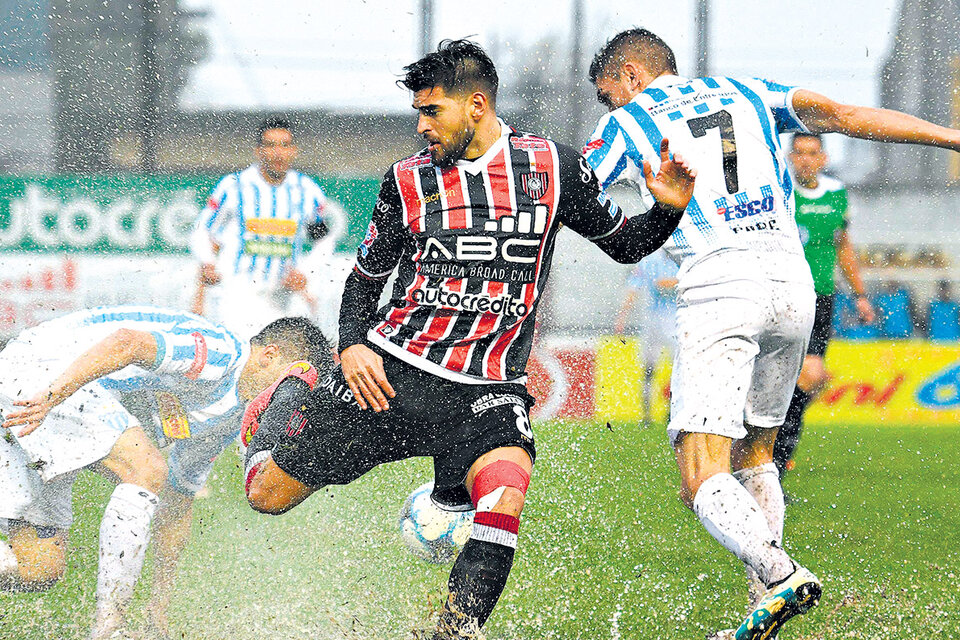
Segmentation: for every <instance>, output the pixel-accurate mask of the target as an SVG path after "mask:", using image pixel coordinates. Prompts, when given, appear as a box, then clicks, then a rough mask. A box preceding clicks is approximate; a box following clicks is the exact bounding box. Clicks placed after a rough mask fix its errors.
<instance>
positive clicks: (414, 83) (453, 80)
mask: <svg viewBox="0 0 960 640" xmlns="http://www.w3.org/2000/svg"><path fill="white" fill-rule="evenodd" d="M403 70H404V71H405V72H406V75H405V76H404V77H403V78H401V79H400V80H398V81H397V84H400V85H403V86H404V87H406V88H407V89H409V90H410V91H413V92H414V93H416V92H417V91H422V90H423V89H432V88H433V87H440V88H442V89H443V90H444V91H445V92H446V93H448V94H449V93H456V94H461V95H462V94H464V93H473V92H474V91H482V92H483V93H485V94H486V96H487V99H488V100H489V101H490V104H495V103H496V101H497V87H499V85H500V79H499V78H498V77H497V68H496V67H495V66H494V65H493V61H492V60H490V56H488V55H487V52H486V51H484V50H483V48H482V47H481V46H480V45H478V44H477V43H476V42H472V41H470V40H444V41H442V42H441V43H440V46H438V47H437V50H436V51H434V52H432V53H428V54H427V55H425V56H423V57H422V58H420V59H419V60H417V61H416V62H414V63H413V64H409V65H407V66H405V67H404V68H403Z"/></svg>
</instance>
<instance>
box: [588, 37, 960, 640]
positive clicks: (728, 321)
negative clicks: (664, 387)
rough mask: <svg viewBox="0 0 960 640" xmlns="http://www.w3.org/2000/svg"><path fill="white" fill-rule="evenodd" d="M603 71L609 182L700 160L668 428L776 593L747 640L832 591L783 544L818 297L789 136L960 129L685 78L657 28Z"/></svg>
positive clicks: (704, 513)
mask: <svg viewBox="0 0 960 640" xmlns="http://www.w3.org/2000/svg"><path fill="white" fill-rule="evenodd" d="M590 79H591V81H592V82H593V83H594V85H595V86H596V89H597V98H598V99H599V100H600V102H601V103H603V104H604V105H606V106H607V107H608V108H609V109H610V113H609V114H607V115H605V116H604V117H603V118H602V119H601V120H600V122H599V124H598V125H597V128H596V131H595V133H594V134H593V136H592V137H591V139H590V140H589V141H588V142H587V144H586V147H585V150H584V153H585V154H586V156H587V160H588V162H589V163H590V165H591V166H592V167H593V168H594V170H595V171H596V174H597V176H598V178H599V179H600V182H601V184H602V185H603V186H604V187H608V186H610V185H612V184H614V183H615V182H617V181H618V180H626V181H630V182H634V183H642V182H643V181H642V180H641V179H640V176H641V170H640V167H641V166H642V165H644V164H645V163H647V162H650V163H651V164H652V165H653V166H656V165H657V164H658V155H659V154H658V153H657V150H658V148H659V146H660V141H661V139H662V138H664V137H668V138H669V139H670V143H671V146H673V147H674V148H675V149H676V150H677V151H679V152H682V153H683V155H684V157H685V158H686V159H687V160H688V161H689V162H691V163H692V164H693V165H694V166H695V167H696V168H697V171H698V178H697V184H696V188H695V189H694V194H693V198H691V200H690V204H689V205H688V206H687V210H686V214H685V215H684V216H683V219H682V220H681V222H680V225H679V227H678V229H677V230H676V231H675V232H674V234H673V235H672V237H671V239H670V241H669V242H668V243H667V245H666V249H667V252H668V253H669V254H670V255H671V256H672V257H673V259H674V260H675V261H676V262H677V263H678V265H679V272H678V276H677V277H678V292H679V300H678V304H679V308H678V311H677V337H678V353H677V357H676V360H675V363H674V370H673V379H672V383H671V389H672V391H673V396H672V403H671V419H670V424H669V427H668V429H669V434H670V438H671V442H672V443H673V446H674V449H675V451H676V456H677V462H678V464H679V467H680V472H681V476H682V481H683V486H682V493H683V496H684V500H685V502H686V503H687V505H688V506H690V507H691V508H692V509H693V510H694V512H695V513H696V515H697V517H698V518H699V519H700V521H701V522H702V523H703V524H704V526H705V527H706V528H707V530H708V531H709V532H710V533H711V534H712V535H713V536H714V537H715V538H716V539H717V540H718V541H719V542H720V544H722V545H723V546H724V547H725V548H727V549H728V550H729V551H731V552H732V553H734V554H735V555H737V557H739V558H740V559H741V560H742V561H743V562H744V563H745V564H746V565H747V567H748V569H749V571H750V572H751V573H752V574H753V575H755V576H757V579H758V580H759V581H760V583H761V586H762V588H763V589H766V591H765V592H764V593H763V595H762V596H761V598H760V599H759V602H754V603H753V604H754V605H755V607H754V608H753V610H752V611H751V613H750V615H749V616H748V617H747V619H746V620H744V622H743V624H742V625H741V626H740V628H739V629H738V630H737V631H736V633H735V635H736V638H737V639H738V640H752V639H754V638H761V637H762V638H769V637H770V636H772V635H775V634H776V630H777V629H778V628H779V627H780V626H781V625H782V624H783V623H784V622H785V621H786V620H787V619H789V618H790V617H791V616H793V615H795V614H797V613H802V612H804V611H806V610H807V609H809V608H810V607H811V606H813V605H815V604H816V603H817V601H818V599H819V596H820V592H821V586H820V581H819V580H818V579H817V578H816V576H814V575H813V574H812V573H811V572H809V571H808V570H806V569H804V568H803V567H801V566H800V565H798V564H797V563H796V562H795V561H794V560H793V559H792V558H791V557H790V556H789V555H788V554H787V553H786V551H784V550H783V548H782V546H781V537H782V530H783V492H782V489H781V487H780V481H779V477H778V474H777V469H776V467H775V466H774V464H773V462H772V452H773V445H774V439H775V436H776V433H777V428H778V427H779V426H780V425H782V424H783V422H784V417H785V415H786V411H787V407H788V405H789V404H790V397H791V395H792V393H793V388H794V384H795V383H796V380H797V374H798V372H799V371H800V365H801V363H802V362H803V355H804V352H805V351H806V346H807V341H808V340H809V337H810V328H811V325H812V323H813V312H814V298H815V296H814V290H813V283H812V280H811V277H810V268H809V266H808V265H807V263H806V261H805V259H804V254H803V246H802V245H801V243H800V238H799V234H798V232H797V226H796V223H795V221H794V203H793V183H792V181H791V178H790V174H789V172H788V171H787V163H786V158H785V157H784V154H783V150H782V149H781V147H780V139H779V137H778V134H780V133H783V132H786V131H813V132H817V133H820V132H824V133H825V132H840V133H844V134H846V135H850V136H854V137H860V138H868V139H872V140H881V141H886V142H908V143H915V144H926V145H935V146H940V147H946V148H949V149H954V150H958V149H960V131H955V130H952V129H947V128H944V127H939V126H936V125H933V124H931V123H929V122H925V121H923V120H920V119H918V118H914V117H912V116H908V115H906V114H902V113H899V112H896V111H889V110H885V109H871V108H866V107H856V106H849V105H842V104H838V103H836V102H834V101H832V100H830V99H828V98H826V97H824V96H821V95H818V94H816V93H813V92H811V91H806V90H802V89H797V88H793V87H786V86H783V85H780V84H776V83H773V82H768V81H765V80H753V79H735V78H726V77H710V78H695V79H689V78H683V77H680V76H679V75H677V68H676V61H675V58H674V55H673V52H672V51H671V50H670V47H668V46H667V44H666V43H665V42H664V41H663V40H662V39H660V38H659V37H657V36H656V35H655V34H653V33H651V32H649V31H647V30H645V29H631V30H628V31H624V32H622V33H620V34H618V35H616V36H615V37H614V38H612V39H611V40H610V41H609V42H608V43H607V44H606V45H604V46H603V48H602V49H601V50H600V51H599V52H598V53H597V55H596V57H595V58H594V60H593V63H592V64H591V67H590ZM731 470H733V472H734V473H732V474H731Z"/></svg>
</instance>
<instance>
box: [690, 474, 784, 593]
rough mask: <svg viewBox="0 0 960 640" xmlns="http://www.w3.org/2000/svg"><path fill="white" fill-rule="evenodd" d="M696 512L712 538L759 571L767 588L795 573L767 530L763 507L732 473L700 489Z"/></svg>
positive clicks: (694, 505)
mask: <svg viewBox="0 0 960 640" xmlns="http://www.w3.org/2000/svg"><path fill="white" fill-rule="evenodd" d="M693 511H694V513H696V514H697V517H698V518H700V522H701V523H703V526H704V527H706V529H707V531H709V532H710V535H712V536H713V537H714V538H716V540H717V542H719V543H720V544H722V545H723V546H724V548H726V549H727V550H728V551H730V552H731V553H733V554H734V555H735V556H737V557H738V558H740V560H742V561H743V562H744V564H746V565H747V566H749V567H750V568H751V569H753V570H754V571H756V572H757V575H759V576H760V579H761V580H762V581H763V583H764V584H765V585H768V584H772V583H774V582H777V581H778V580H782V579H784V578H786V577H787V576H788V575H790V574H791V573H793V570H794V569H793V561H792V560H791V559H790V556H788V555H787V553H786V552H785V551H784V550H783V549H781V548H780V543H779V542H777V540H776V537H775V536H774V535H773V533H772V532H771V531H770V527H769V526H767V521H766V518H765V517H764V515H763V512H762V511H761V510H760V505H758V504H757V501H756V500H754V499H753V496H751V495H750V493H749V492H748V491H747V490H746V489H744V488H743V485H741V484H740V483H739V482H737V479H736V478H734V477H733V476H732V475H730V474H729V473H718V474H716V475H714V476H711V477H710V478H708V479H707V481H706V482H704V483H703V484H701V485H700V489H699V490H698V491H697V495H696V496H695V497H694V499H693Z"/></svg>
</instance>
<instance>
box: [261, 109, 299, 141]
mask: <svg viewBox="0 0 960 640" xmlns="http://www.w3.org/2000/svg"><path fill="white" fill-rule="evenodd" d="M270 129H286V130H287V131H289V132H290V135H291V136H292V135H293V124H292V123H291V122H290V121H289V120H287V119H286V118H284V117H282V116H271V117H269V118H267V119H266V120H264V121H263V122H261V123H260V125H259V126H258V127H257V145H258V146H259V145H261V144H263V134H264V133H266V132H267V131H269V130H270Z"/></svg>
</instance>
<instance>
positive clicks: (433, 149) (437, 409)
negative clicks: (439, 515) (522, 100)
mask: <svg viewBox="0 0 960 640" xmlns="http://www.w3.org/2000/svg"><path fill="white" fill-rule="evenodd" d="M404 70H405V71H406V76H405V77H404V78H403V80H402V81H401V82H402V84H403V85H404V86H405V87H407V88H408V89H409V90H410V91H411V92H412V93H413V106H414V108H415V109H417V111H418V112H419V120H418V124H417V132H418V133H419V134H420V135H421V136H423V138H424V139H425V140H426V142H427V144H428V146H427V148H426V149H424V150H423V151H421V152H419V153H417V154H416V155H414V156H412V157H409V158H405V159H403V160H401V161H399V162H397V163H395V164H394V165H393V166H392V167H391V168H390V170H389V171H388V172H387V173H386V175H385V176H384V179H383V182H382V183H381V190H380V197H379V200H378V201H377V204H376V206H375V207H374V210H373V215H372V220H371V222H370V226H369V231H368V234H367V237H366V239H365V240H364V241H363V243H362V244H361V246H360V247H359V249H358V251H357V259H356V264H355V266H354V270H353V272H352V273H351V274H350V276H349V277H348V278H347V283H346V286H345V287H344V292H343V305H342V307H341V311H340V342H339V346H340V362H341V367H339V368H337V369H335V370H334V371H333V372H332V373H331V374H330V375H329V376H326V378H325V379H324V378H321V380H322V381H321V382H320V383H319V384H317V385H316V387H315V388H314V386H313V385H310V384H309V383H308V384H306V385H305V384H303V383H302V382H301V381H300V380H296V379H289V380H285V381H283V382H281V383H279V384H278V386H276V387H275V388H271V390H270V391H269V392H268V393H266V394H264V396H261V398H264V397H265V396H266V397H265V400H264V401H262V402H261V399H260V398H258V399H257V400H256V401H255V404H254V405H251V409H250V410H249V411H248V412H247V415H246V416H245V417H244V422H245V432H247V431H248V428H247V426H246V425H249V424H251V423H256V426H257V429H256V430H255V433H254V435H253V440H252V441H251V442H250V446H249V449H248V453H247V462H246V473H245V476H246V492H247V498H248V500H249V501H250V504H251V506H253V507H254V508H255V509H257V510H258V511H263V512H266V513H274V514H278V513H283V512H285V511H287V510H289V509H291V508H293V507H295V506H296V505H297V504H299V503H300V502H301V501H303V500H304V499H306V498H307V497H308V496H309V495H310V494H311V493H313V492H314V491H316V490H317V489H320V488H322V487H324V486H326V485H329V484H347V483H349V482H352V481H353V480H355V479H357V478H359V477H360V476H362V475H363V474H365V473H366V472H367V471H369V470H370V469H372V468H374V467H375V466H377V465H379V464H383V463H386V462H392V461H396V460H403V459H406V458H410V457H414V456H431V457H432V458H433V461H434V471H435V473H434V475H435V488H434V491H433V494H432V497H433V499H434V501H435V502H436V503H437V504H438V505H439V506H441V508H444V509H447V510H450V511H465V510H469V509H471V508H475V509H476V510H477V513H476V516H475V518H474V521H473V529H472V533H471V535H470V539H469V540H468V541H467V543H466V544H465V545H464V547H463V550H462V551H461V552H460V555H459V556H458V557H457V560H456V562H455V563H454V565H453V568H452V570H451V572H450V579H449V583H448V584H449V591H450V595H449V598H448V600H447V602H446V603H445V606H444V610H443V612H442V614H441V618H440V621H439V623H438V628H437V632H436V634H435V635H434V636H432V638H434V639H435V640H447V639H450V640H453V639H459V638H474V637H477V635H476V634H478V633H479V631H478V628H479V627H481V626H482V625H483V624H484V623H485V622H486V620H487V618H488V616H489V615H490V614H491V613H492V611H493V609H494V607H495V606H496V603H497V600H498V599H499V598H500V594H501V593H502V591H503V588H504V586H505V585H506V582H507V578H508V576H509V573H510V569H511V567H512V566H513V560H514V553H515V549H516V547H517V541H518V532H519V525H520V514H521V512H522V510H523V506H524V503H525V494H526V491H527V488H528V486H529V483H530V475H531V472H532V470H533V462H534V457H535V455H536V451H535V447H534V436H533V430H532V428H531V426H530V421H529V415H528V411H529V408H530V406H531V404H532V398H531V396H530V395H529V394H528V393H527V390H526V387H525V382H526V373H525V368H526V364H527V358H528V356H529V353H530V348H531V343H532V339H533V331H534V323H535V310H536V308H537V303H538V297H539V294H540V292H541V291H543V287H544V285H545V284H546V279H547V274H548V273H549V270H550V262H551V260H552V257H553V256H552V253H553V245H554V242H555V238H556V234H557V233H558V232H559V230H560V227H561V225H562V226H566V227H569V228H570V229H572V230H574V231H576V232H577V233H579V234H580V235H582V236H584V237H586V238H588V239H590V240H591V241H593V242H594V243H596V245H597V246H598V247H599V248H600V249H602V250H603V251H604V252H605V253H607V254H608V255H610V256H611V257H613V258H614V259H616V260H617V261H618V262H624V263H628V262H637V261H639V260H640V258H642V257H643V256H645V255H648V254H650V253H652V252H653V251H654V250H656V249H657V248H658V247H659V246H660V245H661V244H662V243H663V242H664V241H665V240H666V239H667V237H668V236H669V234H670V233H671V232H672V231H673V229H675V228H676V223H677V221H678V219H679V217H680V215H681V214H682V209H683V207H684V206H685V205H686V203H687V201H688V199H689V196H690V193H691V192H692V189H693V182H694V176H695V173H694V172H692V171H691V170H690V169H689V168H688V167H687V166H686V165H685V164H684V162H683V160H682V158H681V157H680V155H679V154H678V155H676V156H674V157H673V159H672V160H670V159H669V158H668V157H667V156H668V154H669V147H668V145H667V144H666V142H665V143H664V145H663V147H662V149H661V153H662V163H661V165H660V167H661V171H660V173H659V174H657V175H656V177H654V175H653V174H652V173H649V172H647V173H645V174H644V175H645V177H646V180H647V182H646V184H647V188H648V189H650V190H651V192H652V193H654V194H655V196H656V198H657V204H656V205H655V206H654V207H653V208H652V209H651V211H650V212H649V214H644V215H640V216H636V217H633V218H631V219H629V220H627V219H626V218H625V217H624V216H623V213H622V212H621V210H620V209H619V207H618V206H617V205H615V204H614V203H613V202H612V201H611V200H610V199H609V198H607V197H605V195H604V194H603V193H602V192H601V190H600V187H599V184H598V182H597V180H596V177H595V176H594V175H593V172H592V171H591V170H590V167H589V166H587V164H586V162H585V161H584V159H583V157H582V156H580V154H579V153H577V152H576V151H575V150H574V149H572V148H570V147H566V146H563V145H559V144H557V143H555V142H553V141H551V140H548V139H546V138H541V137H539V136H534V135H530V134H521V133H519V132H517V131H516V130H515V129H513V128H511V127H509V126H507V124H506V123H504V122H503V121H502V120H500V119H499V118H497V114H496V111H495V105H496V95H497V88H498V86H499V79H498V76H497V72H496V68H495V67H494V65H493V62H492V61H491V60H490V58H489V57H488V56H487V54H486V52H484V50H483V49H482V48H481V47H480V46H478V45H476V44H475V43H473V42H470V41H467V40H459V41H443V42H441V44H440V46H439V48H438V49H437V51H435V52H432V53H430V54H427V55H426V56H424V57H423V58H422V59H420V60H419V61H417V62H415V63H413V64H411V65H409V66H407V67H405V69H404ZM646 168H647V169H649V165H647V166H646ZM395 270H396V271H397V280H396V284H395V285H394V294H393V296H392V298H391V302H390V304H388V305H386V306H385V307H383V308H382V309H379V310H378V301H379V299H380V295H381V293H382V291H383V288H384V286H385V285H386V283H387V279H388V278H389V277H390V276H391V274H392V273H393V272H394V271H395ZM296 377H298V376H294V378H296ZM291 425H292V426H291ZM251 430H252V429H251Z"/></svg>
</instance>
